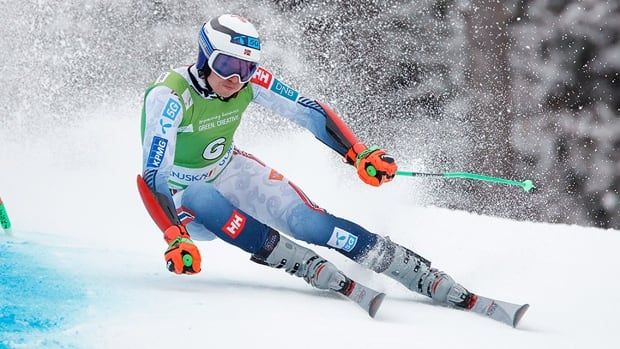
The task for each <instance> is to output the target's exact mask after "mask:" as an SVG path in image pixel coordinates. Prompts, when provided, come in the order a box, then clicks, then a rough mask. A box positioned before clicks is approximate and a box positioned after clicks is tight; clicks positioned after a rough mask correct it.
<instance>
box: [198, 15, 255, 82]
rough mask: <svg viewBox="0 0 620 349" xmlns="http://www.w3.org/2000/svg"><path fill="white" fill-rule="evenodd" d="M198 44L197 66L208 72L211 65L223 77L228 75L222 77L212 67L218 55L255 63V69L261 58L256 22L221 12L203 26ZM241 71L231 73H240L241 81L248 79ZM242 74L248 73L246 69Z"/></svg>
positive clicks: (200, 69)
mask: <svg viewBox="0 0 620 349" xmlns="http://www.w3.org/2000/svg"><path fill="white" fill-rule="evenodd" d="M198 43H199V50H198V59H197V61H196V68H197V69H198V70H199V71H202V72H205V69H207V68H208V69H211V70H215V72H216V73H218V75H220V77H223V78H226V76H222V74H220V72H218V69H214V67H213V62H214V61H215V56H217V55H219V54H224V55H226V56H229V57H235V58H237V59H239V60H241V61H244V62H250V63H254V64H253V67H254V69H253V70H254V71H256V68H257V67H258V62H259V61H260V39H259V38H258V32H257V31H256V28H254V25H252V23H250V22H249V21H248V20H247V19H245V18H244V17H241V16H236V15H221V16H219V17H216V18H213V19H211V20H210V21H208V22H207V23H205V24H204V25H203V26H202V28H201V29H200V33H199V36H198ZM243 70H245V69H243ZM205 73H206V74H208V72H205ZM239 73H240V72H239ZM239 73H237V74H232V75H238V76H239V78H240V79H241V80H242V81H247V80H249V79H245V78H247V76H243V77H242V76H241V75H242V74H239ZM243 73H244V74H246V73H249V72H245V71H244V72H243ZM206 74H205V75H206ZM252 74H253V72H252ZM224 75H229V74H224Z"/></svg>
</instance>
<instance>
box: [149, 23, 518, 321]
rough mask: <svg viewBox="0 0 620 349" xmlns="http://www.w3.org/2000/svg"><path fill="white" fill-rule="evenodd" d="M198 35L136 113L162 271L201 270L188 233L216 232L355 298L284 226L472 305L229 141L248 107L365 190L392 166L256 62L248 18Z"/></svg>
mask: <svg viewBox="0 0 620 349" xmlns="http://www.w3.org/2000/svg"><path fill="white" fill-rule="evenodd" d="M198 41H199V50H198V58H197V61H196V63H195V64H192V65H190V66H186V67H180V68H177V69H173V70H170V71H168V72H166V73H165V74H163V75H161V76H160V77H159V78H158V79H157V80H156V81H155V82H154V83H153V84H152V85H150V86H149V87H148V88H147V90H146V92H145V96H144V105H143V109H142V120H141V130H142V146H143V173H142V177H139V178H138V184H139V187H140V192H141V195H142V198H143V200H144V202H145V205H146V206H147V209H148V211H149V213H150V214H151V216H152V217H153V218H154V220H155V221H156V223H157V224H158V226H159V228H160V229H161V230H162V231H163V232H164V239H165V241H166V243H168V248H167V249H166V251H165V260H166V263H167V267H168V269H169V270H170V271H172V272H175V273H177V274H193V273H198V272H200V262H201V259H200V253H199V251H198V248H197V247H196V245H195V244H194V242H193V239H195V240H212V239H215V238H216V237H218V238H220V239H222V240H224V241H226V242H228V243H231V244H233V245H235V246H237V247H239V248H241V249H243V250H244V251H246V252H248V253H250V254H251V260H252V261H255V262H257V263H260V264H264V265H267V266H270V267H274V268H284V269H285V270H286V271H287V272H289V273H291V274H294V275H296V276H299V277H302V278H303V279H305V280H306V281H307V282H308V283H309V284H311V285H312V286H314V287H316V288H318V289H325V290H331V291H335V292H339V293H342V294H344V295H346V296H348V297H350V298H351V297H357V298H360V297H363V296H364V292H363V290H364V289H363V287H362V285H359V284H357V283H355V282H354V281H352V280H350V279H349V278H348V277H346V276H345V275H344V274H343V273H342V272H341V271H339V270H338V269H337V268H336V267H335V266H334V265H333V264H332V263H330V262H329V261H327V260H325V259H324V258H322V257H320V256H319V255H317V254H316V253H315V252H314V251H312V250H310V249H307V248H305V247H302V246H300V245H298V244H297V243H295V242H294V241H293V240H292V239H289V238H288V237H286V236H284V235H283V234H280V233H285V234H287V235H289V236H291V237H293V238H295V239H299V240H303V241H306V242H308V243H311V244H315V245H319V246H325V247H328V248H332V249H335V250H337V251H338V252H340V253H341V254H343V255H344V256H346V257H348V258H350V259H352V260H353V261H355V262H357V263H359V264H360V265H362V266H364V267H366V268H369V269H371V270H373V271H375V272H377V273H381V274H384V275H387V276H388V277H390V278H392V279H394V280H396V281H398V282H400V283H401V284H403V285H404V286H405V287H407V288H408V289H410V290H412V291H414V292H418V293H420V294H423V295H426V296H428V297H431V298H432V299H433V300H434V301H436V302H438V303H441V304H445V305H450V306H455V307H457V308H462V309H472V308H473V307H474V306H475V305H476V304H477V303H481V302H479V299H480V297H478V296H476V295H475V294H473V293H471V292H469V291H468V290H467V289H465V288H464V287H463V286H461V285H460V284H458V283H456V282H455V281H454V280H453V279H452V278H451V277H450V276H448V275H447V274H446V273H444V272H441V271H439V270H437V269H434V268H431V263H430V261H428V260H426V259H425V258H423V257H421V256H420V255H418V254H416V253H414V252H413V251H411V250H409V249H407V248H406V247H403V246H401V245H399V244H397V243H395V242H393V241H391V240H390V239H388V238H385V237H382V236H379V235H376V234H373V233H371V232H369V231H367V230H366V229H364V228H363V227H361V226H359V225H357V224H355V223H353V222H351V221H348V220H346V219H343V218H340V217H337V216H334V215H332V214H330V213H328V212H327V211H326V210H324V209H323V208H321V207H319V206H317V205H316V204H315V203H313V202H312V201H311V200H310V199H309V198H308V197H307V196H306V195H305V194H304V193H303V191H302V190H301V189H300V188H298V187H297V186H296V185H295V184H293V183H292V182H291V181H289V180H288V179H287V178H285V177H283V176H282V175H281V174H280V173H278V172H277V171H276V170H274V169H272V168H270V167H269V166H267V165H266V164H264V163H263V162H261V161H260V160H258V159H257V158H255V157H254V156H253V155H251V154H249V153H246V152H244V151H242V150H240V149H238V148H236V147H235V146H234V143H233V135H234V133H235V130H236V129H237V127H238V126H239V123H240V122H241V117H242V114H243V112H244V111H245V109H246V108H247V107H248V105H249V104H250V103H251V102H255V103H258V104H260V105H263V106H265V107H267V108H270V109H271V110H273V111H275V112H277V113H278V114H280V115H282V116H283V117H286V118H288V119H289V120H291V121H293V122H295V123H296V124H298V125H300V126H302V127H304V128H306V129H308V130H309V131H310V132H312V133H313V134H314V136H315V137H316V138H317V139H318V140H320V141H321V142H322V143H324V144H325V145H327V146H328V147H329V148H331V149H332V150H333V151H335V152H337V153H338V154H340V155H341V156H342V157H343V158H344V160H345V161H346V162H347V163H348V164H349V165H351V166H354V167H355V168H356V170H357V174H358V175H359V177H360V178H361V180H362V181H364V182H365V183H367V184H369V185H372V186H380V185H382V184H385V183H387V182H389V181H391V180H392V179H393V178H394V175H395V173H396V170H397V165H396V162H395V161H394V158H392V157H391V156H389V155H388V154H387V153H386V151H385V150H383V149H381V148H379V147H376V146H372V147H367V146H366V145H364V144H363V143H362V142H360V141H359V140H358V139H357V138H356V137H355V135H354V134H353V132H352V131H351V130H350V129H349V128H348V127H347V126H346V125H345V123H344V122H343V121H342V120H341V119H340V118H339V117H338V115H337V114H336V113H335V112H334V111H333V110H332V109H330V108H329V107H328V106H327V105H325V104H323V103H321V102H319V101H316V100H312V99H310V98H307V97H304V96H302V95H300V94H299V92H297V91H296V90H294V89H293V88H291V87H289V86H288V85H286V84H284V83H283V82H282V81H281V80H279V79H277V78H276V77H274V76H273V75H272V73H271V72H270V71H268V70H267V69H265V68H264V67H262V66H260V65H259V62H260V55H261V43H260V40H259V36H258V33H257V31H256V29H255V28H254V26H253V25H252V24H251V23H250V22H249V21H248V20H247V19H245V18H243V17H240V16H235V15H222V16H219V17H216V18H213V19H211V20H210V21H208V22H207V23H205V24H204V25H203V26H202V27H201V29H200V32H199V40H198ZM142 178H143V179H142ZM356 292H357V293H356ZM370 293H372V296H373V297H374V298H376V299H364V300H363V301H364V302H366V307H374V309H370V310H369V312H370V313H371V316H374V311H376V308H377V307H378V304H380V301H381V299H382V296H381V295H378V294H377V293H376V292H374V293H373V292H370ZM373 302H375V303H374V304H373ZM478 305H479V306H481V304H478ZM483 305H485V306H486V307H488V306H490V303H489V304H483ZM485 310H486V308H485ZM513 312H514V311H513ZM489 316H490V315H489ZM511 316H513V317H514V314H512V315H511ZM491 317H493V316H491ZM510 320H512V319H510ZM517 321H518V320H517ZM512 324H513V325H515V324H516V323H512Z"/></svg>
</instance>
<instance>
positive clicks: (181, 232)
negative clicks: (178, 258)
mask: <svg viewBox="0 0 620 349" xmlns="http://www.w3.org/2000/svg"><path fill="white" fill-rule="evenodd" d="M179 237H180V238H185V239H189V238H190V236H189V233H188V232H187V229H185V226H184V225H171V226H169V227H168V229H166V231H165V232H164V240H166V243H167V244H168V245H170V244H171V243H173V242H174V240H176V239H177V238H179Z"/></svg>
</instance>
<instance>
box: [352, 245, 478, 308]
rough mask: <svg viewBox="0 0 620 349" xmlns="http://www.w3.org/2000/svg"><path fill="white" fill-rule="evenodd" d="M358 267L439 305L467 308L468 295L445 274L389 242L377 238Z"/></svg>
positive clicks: (411, 252)
mask: <svg viewBox="0 0 620 349" xmlns="http://www.w3.org/2000/svg"><path fill="white" fill-rule="evenodd" d="M362 264H364V265H366V266H367V267H369V268H370V269H371V270H374V271H375V272H377V273H381V274H385V275H387V276H389V277H390V278H392V279H394V280H396V281H398V282H400V283H401V284H403V285H404V286H405V287H407V288H408V289H410V290H412V291H414V292H417V293H420V294H423V295H425V296H428V297H431V298H432V299H433V300H435V301H437V302H439V303H443V304H450V305H455V306H458V307H461V308H468V307H469V305H470V304H469V303H470V298H471V296H470V295H471V293H470V292H469V291H467V290H466V289H465V288H464V287H463V286H461V285H459V284H458V283H456V282H455V281H454V280H453V279H452V278H451V277H450V276H449V275H448V274H446V273H444V272H442V271H439V270H437V269H435V268H431V262H430V261H429V260H427V259H425V258H424V257H422V256H420V255H418V254H416V253H415V252H413V251H411V250H409V249H408V248H406V247H403V246H401V245H399V244H396V243H394V242H392V241H391V240H390V239H389V238H379V240H378V241H377V244H376V245H375V247H373V248H372V249H371V250H370V251H369V253H368V254H367V255H366V257H365V258H364V259H363V260H362Z"/></svg>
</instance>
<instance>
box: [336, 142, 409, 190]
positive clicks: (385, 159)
mask: <svg viewBox="0 0 620 349" xmlns="http://www.w3.org/2000/svg"><path fill="white" fill-rule="evenodd" d="M345 159H346V160H347V162H348V163H350V164H352V165H354V166H355V167H356V168H357V174H358V176H359V177H360V178H361V179H362V181H364V183H366V184H370V185H372V186H375V187H378V186H380V185H381V184H383V183H387V182H389V181H391V180H392V179H394V176H395V175H396V170H398V166H397V165H396V161H394V158H393V157H391V156H390V155H388V154H387V153H386V152H385V150H383V149H379V147H376V146H373V147H370V148H367V147H366V146H365V145H364V144H362V143H356V144H354V145H353V146H352V147H351V149H349V151H348V152H347V154H346V156H345Z"/></svg>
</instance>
